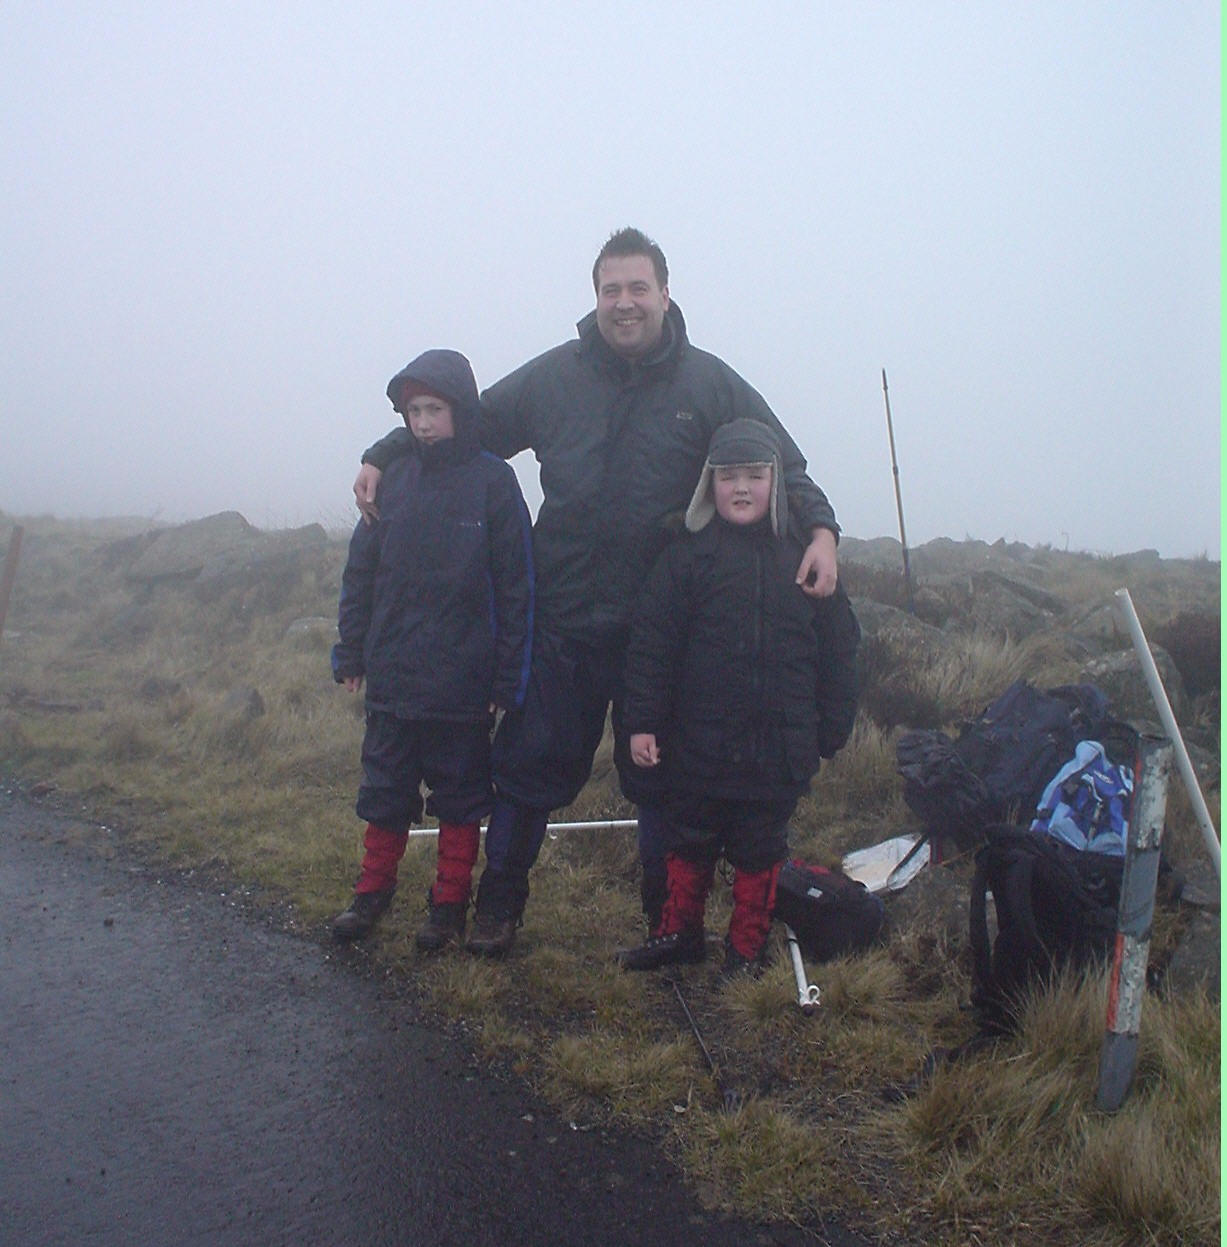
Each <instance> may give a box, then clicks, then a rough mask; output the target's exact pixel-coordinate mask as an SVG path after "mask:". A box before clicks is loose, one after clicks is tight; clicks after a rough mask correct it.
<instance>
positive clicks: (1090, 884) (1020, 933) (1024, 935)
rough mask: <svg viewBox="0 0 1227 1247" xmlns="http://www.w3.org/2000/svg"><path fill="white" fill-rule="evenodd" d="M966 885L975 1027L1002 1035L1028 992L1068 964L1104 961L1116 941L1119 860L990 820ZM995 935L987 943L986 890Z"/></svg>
mask: <svg viewBox="0 0 1227 1247" xmlns="http://www.w3.org/2000/svg"><path fill="white" fill-rule="evenodd" d="M985 834H986V836H987V838H988V843H987V844H985V845H984V846H983V847H982V848H981V849H980V850H979V851H978V852H977V853H976V873H975V877H974V879H973V881H972V885H971V908H970V916H971V921H970V943H971V953H972V993H971V1002H972V1004H973V1005H974V1006H975V1008H976V1010H977V1012H978V1013H979V1015H980V1022H981V1028H982V1029H983V1030H985V1031H988V1032H998V1033H1004V1032H1009V1031H1011V1030H1013V1029H1014V1024H1015V1015H1016V1010H1017V1007H1018V1004H1019V1002H1020V1000H1021V998H1022V996H1023V995H1024V994H1025V993H1026V992H1027V991H1028V989H1031V988H1034V987H1037V986H1043V985H1044V984H1045V983H1047V982H1048V981H1049V980H1050V979H1051V977H1052V976H1053V975H1054V974H1055V973H1057V972H1058V971H1060V970H1062V969H1064V968H1065V967H1067V966H1069V967H1072V968H1074V969H1079V970H1080V969H1085V968H1086V967H1088V966H1090V965H1093V964H1095V963H1096V962H1098V961H1101V960H1103V959H1106V958H1107V956H1108V955H1109V953H1110V951H1111V949H1112V947H1113V945H1114V943H1115V938H1116V911H1117V905H1118V902H1119V900H1120V888H1121V876H1122V874H1123V871H1124V862H1123V860H1122V859H1120V858H1116V857H1109V856H1107V855H1105V854H1103V853H1087V852H1081V851H1079V850H1077V849H1074V848H1071V847H1070V846H1069V845H1067V844H1063V843H1061V842H1060V841H1059V840H1056V839H1054V838H1053V837H1052V836H1050V835H1048V834H1046V833H1044V832H1038V831H1032V830H1030V829H1029V828H1026V827H1016V826H1008V825H994V826H990V827H987V828H986V829H985ZM989 892H991V893H992V894H993V903H994V907H995V909H996V911H997V936H996V939H995V940H993V941H992V943H991V944H990V941H989V934H988V914H987V894H988V893H989Z"/></svg>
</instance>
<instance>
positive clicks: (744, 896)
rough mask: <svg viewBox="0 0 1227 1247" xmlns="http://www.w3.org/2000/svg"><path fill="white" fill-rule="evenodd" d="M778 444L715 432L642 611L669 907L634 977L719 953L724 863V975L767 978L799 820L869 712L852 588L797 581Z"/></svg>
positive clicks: (739, 426) (640, 662)
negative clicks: (825, 588) (716, 895)
mask: <svg viewBox="0 0 1227 1247" xmlns="http://www.w3.org/2000/svg"><path fill="white" fill-rule="evenodd" d="M780 468H781V456H780V446H779V442H778V441H777V439H776V436H775V434H774V433H773V432H772V430H771V429H770V428H769V427H768V426H767V425H765V424H763V423H761V422H759V421H756V420H733V421H730V422H729V423H728V424H725V425H722V426H721V427H720V428H718V429H717V430H716V432H715V433H714V434H713V435H712V439H711V445H710V448H709V451H708V456H707V462H706V465H705V466H704V468H703V472H702V475H701V476H700V479H699V484H698V487H697V488H696V489H695V492H694V496H693V498H692V499H691V502H690V506H689V508H688V510H687V512H686V528H687V529H688V533H687V535H686V536H685V537H683V538H681V539H680V540H678V541H676V542H674V543H673V544H672V545H671V546H669V547H667V548H666V550H665V552H664V554H662V555H661V557H660V559H659V561H658V562H657V564H656V566H655V568H654V569H653V571H652V574H651V576H650V577H649V578H648V581H647V583H646V585H645V587H644V589H643V591H642V593H641V595H640V597H639V598H638V600H637V602H636V610H635V616H634V620H633V622H632V625H631V639H630V647H629V649H628V651H627V658H626V683H625V701H624V705H623V715H622V730H623V731H624V732H625V733H626V734H627V736H628V738H629V739H628V741H627V750H628V752H629V755H630V758H631V761H632V762H633V763H634V764H635V766H637V767H641V768H643V769H644V770H646V771H653V772H655V773H656V774H657V775H658V777H659V782H660V788H661V794H662V795H661V799H660V800H661V806H662V807H663V809H664V810H665V812H666V814H667V815H668V817H669V822H670V825H671V827H672V845H671V851H670V852H669V854H668V856H667V858H666V868H667V897H666V900H665V904H664V908H663V910H662V913H661V916H660V920H659V922H658V923H657V924H656V925H655V927H654V929H653V931H652V933H651V935H650V937H649V939H648V940H647V942H646V943H645V944H643V945H641V946H639V947H636V948H627V949H623V950H622V951H621V952H620V953H619V955H618V959H619V960H620V961H621V963H622V965H623V966H625V967H626V969H628V970H653V969H656V968H657V967H658V966H663V965H669V964H671V963H675V962H697V961H701V960H703V958H704V957H705V956H706V940H705V937H704V933H703V915H704V909H705V906H706V901H707V895H708V892H709V891H710V889H711V886H712V879H713V875H714V872H715V867H716V862H717V860H718V858H719V857H720V855H721V854H723V855H724V857H725V858H726V860H727V861H728V862H729V864H730V865H731V866H732V867H733V868H734V876H733V914H732V919H731V921H730V923H729V931H728V938H727V941H726V944H725V971H726V972H727V973H732V972H736V971H744V970H750V971H754V970H757V968H758V967H759V965H760V964H761V961H762V958H763V955H764V952H765V948H766V943H767V934H768V931H769V929H770V925H771V916H772V912H773V910H774V906H775V889H776V880H777V878H778V876H779V871H780V866H781V865H782V863H783V862H784V859H785V858H786V856H787V854H788V838H787V835H788V820H789V818H790V817H791V816H792V812H793V809H794V808H795V806H796V803H797V799H798V797H800V795H801V794H802V793H803V792H805V791H806V789H807V788H808V786H809V782H810V779H811V778H812V777H813V775H814V774H815V772H816V771H817V770H818V766H819V761H820V759H821V758H823V757H831V756H832V755H833V754H834V753H835V752H836V750H838V749H839V748H840V747H841V746H842V745H843V744H844V743H845V741H846V740H847V738H848V735H849V733H850V732H851V730H852V723H853V719H854V718H855V715H856V671H855V657H856V648H857V642H858V641H859V639H860V628H859V625H858V624H857V621H856V616H855V615H854V613H853V611H852V606H851V603H850V602H849V600H848V597H847V594H846V593H845V592H844V590H843V589H842V587H837V588H836V591H835V593H834V594H832V595H831V596H830V597H826V598H814V597H810V596H808V595H807V594H806V593H805V592H804V590H803V589H802V588H801V586H800V585H798V584H797V583H796V568H797V561H798V559H799V558H800V544H799V542H798V541H797V539H796V538H795V537H794V536H793V535H791V534H790V532H789V524H788V514H787V505H788V504H787V497H786V494H785V490H784V488H783V482H782V476H781V470H780Z"/></svg>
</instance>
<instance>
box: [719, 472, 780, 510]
mask: <svg viewBox="0 0 1227 1247" xmlns="http://www.w3.org/2000/svg"><path fill="white" fill-rule="evenodd" d="M771 470H772V469H771V465H770V464H769V463H750V464H746V465H745V466H744V467H736V468H713V469H712V492H713V493H714V494H715V498H716V514H717V515H719V516H720V518H721V519H725V520H728V522H729V523H730V524H757V523H758V521H759V520H761V519H762V518H763V516H764V515H766V514H767V508H768V507H769V506H770V505H771Z"/></svg>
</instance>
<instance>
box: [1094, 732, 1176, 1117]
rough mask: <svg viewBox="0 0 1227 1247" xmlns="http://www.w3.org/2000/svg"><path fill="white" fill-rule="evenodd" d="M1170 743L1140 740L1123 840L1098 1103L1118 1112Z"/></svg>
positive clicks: (1131, 1060) (1128, 1072)
mask: <svg viewBox="0 0 1227 1247" xmlns="http://www.w3.org/2000/svg"><path fill="white" fill-rule="evenodd" d="M1171 769H1172V743H1171V741H1169V740H1167V739H1165V738H1164V737H1162V736H1143V737H1142V738H1141V740H1139V741H1138V756H1137V765H1136V767H1135V768H1134V774H1135V782H1134V789H1133V808H1132V809H1131V810H1130V813H1129V833H1128V837H1127V839H1126V841H1125V869H1124V874H1123V876H1122V878H1121V890H1120V905H1119V907H1118V909H1117V917H1116V946H1115V949H1114V951H1113V956H1112V973H1111V978H1110V980H1109V983H1108V1017H1107V1028H1106V1031H1105V1034H1104V1037H1103V1047H1102V1048H1101V1050H1100V1054H1099V1090H1098V1092H1097V1094H1096V1097H1095V1104H1096V1106H1097V1107H1098V1108H1100V1109H1102V1110H1104V1111H1105V1112H1108V1113H1114V1112H1116V1110H1117V1109H1118V1108H1120V1106H1121V1105H1122V1104H1123V1103H1124V1102H1125V1097H1126V1096H1127V1095H1128V1094H1129V1086H1130V1084H1131V1083H1132V1082H1133V1072H1134V1069H1135V1067H1136V1065H1137V1053H1138V1028H1139V1025H1140V1023H1141V1017H1142V999H1143V997H1144V996H1145V995H1146V962H1147V960H1148V958H1149V955H1150V928H1151V923H1152V922H1153V920H1154V914H1155V885H1156V883H1157V882H1158V878H1159V843H1160V841H1161V839H1162V838H1163V817H1164V814H1165V812H1166V810H1167V782H1168V777H1169V776H1170V774H1171Z"/></svg>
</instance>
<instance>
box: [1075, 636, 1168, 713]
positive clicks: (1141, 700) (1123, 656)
mask: <svg viewBox="0 0 1227 1247" xmlns="http://www.w3.org/2000/svg"><path fill="white" fill-rule="evenodd" d="M1150 652H1151V654H1152V655H1153V656H1154V660H1155V666H1156V667H1158V668H1159V678H1160V679H1161V680H1162V681H1163V688H1164V690H1165V691H1166V693H1167V699H1168V701H1169V702H1171V705H1172V713H1173V714H1174V715H1175V716H1176V722H1177V723H1179V722H1180V721H1181V720H1182V719H1183V718H1185V716H1186V715H1187V712H1188V698H1187V697H1186V696H1185V692H1184V681H1183V680H1182V679H1181V678H1180V672H1179V671H1177V670H1176V664H1175V663H1174V662H1172V659H1171V656H1170V655H1169V654H1168V652H1167V651H1166V650H1165V649H1163V648H1162V647H1161V646H1158V645H1152V646H1151V647H1150ZM1079 679H1080V680H1081V681H1084V682H1085V683H1088V684H1094V685H1095V686H1096V687H1097V688H1099V689H1100V690H1102V692H1103V693H1104V694H1105V696H1106V697H1107V698H1108V700H1109V701H1110V702H1111V703H1112V713H1113V714H1114V715H1116V717H1117V718H1118V719H1131V720H1132V719H1140V720H1145V721H1151V720H1157V719H1158V717H1159V716H1158V711H1157V710H1156V709H1155V702H1154V698H1153V697H1152V696H1151V695H1150V685H1149V684H1147V683H1146V678H1145V676H1143V674H1142V663H1141V660H1140V659H1139V658H1138V655H1137V652H1136V651H1135V650H1133V649H1126V650H1117V651H1115V652H1114V653H1111V654H1105V655H1103V656H1102V657H1100V658H1092V659H1091V660H1090V661H1089V662H1088V663H1086V664H1085V666H1084V667H1083V668H1082V674H1081V675H1080V676H1079Z"/></svg>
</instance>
